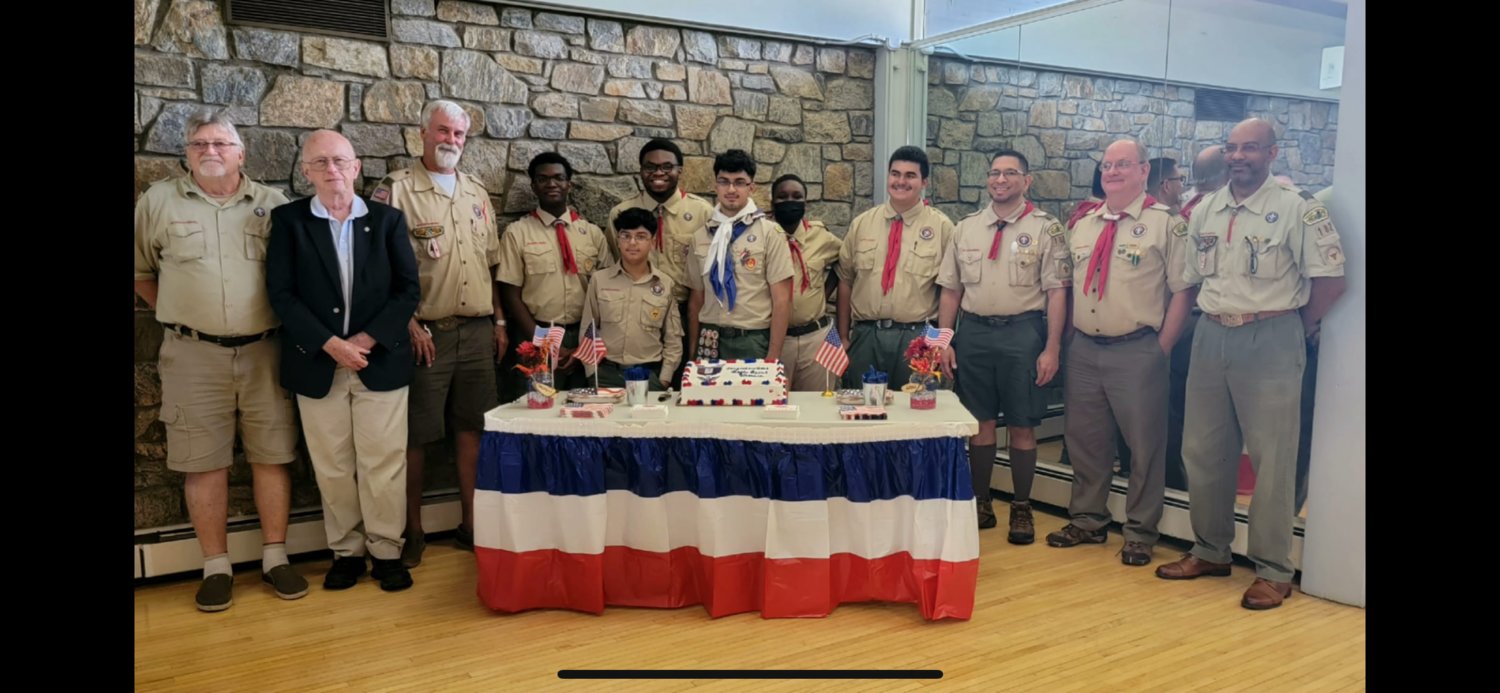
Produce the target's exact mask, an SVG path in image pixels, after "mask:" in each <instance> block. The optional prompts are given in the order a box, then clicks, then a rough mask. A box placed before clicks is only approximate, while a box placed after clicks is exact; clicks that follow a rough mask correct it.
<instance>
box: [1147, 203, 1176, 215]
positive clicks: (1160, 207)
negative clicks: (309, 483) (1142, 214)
mask: <svg viewBox="0 0 1500 693" xmlns="http://www.w3.org/2000/svg"><path fill="white" fill-rule="evenodd" d="M1147 209H1154V210H1156V211H1158V212H1166V213H1167V214H1171V213H1172V208H1171V207H1168V206H1166V205H1164V204H1162V203H1160V202H1157V203H1154V204H1152V205H1151V206H1150V207H1147Z"/></svg>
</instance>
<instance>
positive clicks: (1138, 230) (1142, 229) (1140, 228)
mask: <svg viewBox="0 0 1500 693" xmlns="http://www.w3.org/2000/svg"><path fill="white" fill-rule="evenodd" d="M1130 235H1132V236H1135V237H1136V238H1140V237H1141V236H1144V235H1146V225H1145V224H1136V225H1135V228H1133V229H1131V230H1130Z"/></svg>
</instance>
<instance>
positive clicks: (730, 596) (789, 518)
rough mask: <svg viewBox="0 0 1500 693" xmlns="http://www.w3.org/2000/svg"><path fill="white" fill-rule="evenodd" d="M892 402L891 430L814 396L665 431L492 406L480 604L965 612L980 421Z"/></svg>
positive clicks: (680, 413) (481, 511)
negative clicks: (775, 415) (797, 411)
mask: <svg viewBox="0 0 1500 693" xmlns="http://www.w3.org/2000/svg"><path fill="white" fill-rule="evenodd" d="M896 397H897V401H896V403H895V404H894V405H892V406H891V407H889V408H888V409H889V412H890V415H891V418H890V420H888V421H842V420H840V419H839V418H838V413H837V407H836V406H835V405H834V404H833V403H832V401H831V400H829V399H824V398H822V397H821V396H819V395H818V393H793V394H792V397H791V403H792V404H796V405H799V406H800V407H801V418H800V419H798V420H795V421H791V420H769V419H763V418H761V410H760V408H759V407H676V406H673V407H672V408H671V412H670V414H669V418H668V420H666V421H642V420H635V419H632V418H630V412H629V408H628V407H624V406H621V407H617V408H616V409H615V411H614V413H613V414H612V415H611V416H610V417H608V418H604V419H563V418H560V417H559V416H558V413H557V410H556V409H555V408H554V409H547V410H531V409H527V408H526V407H525V404H524V402H516V403H511V404H506V405H503V406H501V407H498V408H496V409H494V410H492V411H490V412H489V413H488V414H487V415H486V417H485V428H486V431H485V434H484V442H483V446H482V448H481V451H480V457H479V473H478V484H477V491H476V492H475V497H474V513H475V516H474V522H475V526H474V538H475V554H476V556H477V559H478V565H479V585H478V592H479V598H480V599H481V600H482V601H483V602H484V604H485V605H486V606H488V607H490V608H491V609H494V610H496V611H502V612H518V611H524V610H527V609H538V608H561V609H573V610H577V611H583V612H588V613H600V612H602V611H603V610H604V607H605V606H606V605H614V606H636V607H655V608H677V607H683V606H689V605H694V604H702V605H703V606H704V608H705V609H707V611H708V614H709V615H710V616H712V617H715V618H717V617H719V616H727V615H730V614H737V613H743V612H747V611H759V612H760V614H761V615H762V616H763V617H765V618H793V617H820V616H827V615H828V614H829V613H830V612H832V611H833V609H834V608H835V607H837V606H838V605H839V604H841V603H845V602H862V601H886V602H909V603H914V604H916V605H917V607H918V609H919V610H920V612H921V614H922V616H923V617H924V618H926V619H929V620H938V619H944V618H957V619H968V618H969V617H970V615H971V614H972V613H973V610H974V588H975V580H976V577H977V575H978V570H979V535H978V529H977V518H976V514H975V507H974V491H973V488H972V486H971V483H970V477H969V467H968V457H967V453H966V452H965V450H966V448H965V441H966V440H967V438H968V437H969V436H971V435H973V434H974V433H975V432H976V431H977V422H975V420H974V418H973V417H972V416H970V415H969V414H968V413H967V412H966V411H965V410H964V409H963V407H962V406H961V405H960V404H959V403H958V399H957V397H955V396H954V395H953V393H951V392H942V393H940V395H939V403H938V407H937V408H936V409H933V410H928V411H922V410H913V409H910V408H909V407H908V406H907V403H906V401H905V398H906V395H904V394H898V395H897V396H896Z"/></svg>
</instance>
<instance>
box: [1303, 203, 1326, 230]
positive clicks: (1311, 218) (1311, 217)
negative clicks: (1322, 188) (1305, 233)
mask: <svg viewBox="0 0 1500 693" xmlns="http://www.w3.org/2000/svg"><path fill="white" fill-rule="evenodd" d="M1322 221H1328V210H1327V209H1326V208H1324V207H1314V208H1312V209H1310V210H1308V211H1307V214H1304V215H1302V223H1303V224H1305V225H1307V226H1312V225H1313V224H1316V223H1318V222H1322Z"/></svg>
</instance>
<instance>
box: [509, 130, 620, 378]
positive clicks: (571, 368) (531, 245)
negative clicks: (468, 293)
mask: <svg viewBox="0 0 1500 693" xmlns="http://www.w3.org/2000/svg"><path fill="white" fill-rule="evenodd" d="M526 173H527V174H528V175H529V176H531V189H532V191H533V192H535V193H536V199H537V208H536V209H534V210H532V211H531V213H530V214H527V215H526V216H523V217H521V218H520V219H518V220H516V221H515V222H512V223H511V224H510V225H509V226H507V227H505V234H504V236H503V237H502V239H501V243H500V246H501V259H500V267H499V268H498V269H497V270H496V271H495V278H496V279H498V280H500V296H501V298H502V299H503V300H504V302H505V312H506V313H507V314H508V315H510V316H511V320H512V322H514V323H515V325H516V332H517V334H518V335H525V336H526V338H527V339H530V335H531V334H532V333H533V332H534V331H535V329H536V326H537V325H541V326H543V327H552V326H554V325H560V326H562V327H563V329H564V330H565V332H564V334H563V343H562V348H561V349H560V350H559V351H558V355H557V372H556V373H554V374H553V382H554V385H555V386H556V387H557V389H559V390H569V389H573V388H579V387H587V385H588V379H587V378H586V377H585V376H584V372H583V368H582V365H583V364H581V363H580V362H579V361H578V360H577V359H575V358H573V349H574V348H576V347H577V346H578V320H579V318H582V317H583V297H584V293H585V292H586V291H587V290H588V283H589V278H590V277H592V276H593V275H594V272H596V271H598V270H600V269H602V268H604V267H608V266H610V265H613V264H614V259H613V258H612V257H610V254H609V242H608V241H606V240H605V239H604V232H603V231H601V230H599V227H597V226H594V225H593V224H591V223H589V221H588V220H587V219H584V218H583V217H582V216H580V215H579V214H578V212H577V211H575V210H573V209H572V208H570V207H569V206H568V194H569V193H570V192H572V190H573V165H572V164H570V163H568V160H567V159H566V158H564V157H563V155H561V154H558V153H556V152H542V153H541V154H538V155H536V157H535V158H533V159H532V160H531V164H530V165H529V166H527V168H526Z"/></svg>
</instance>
